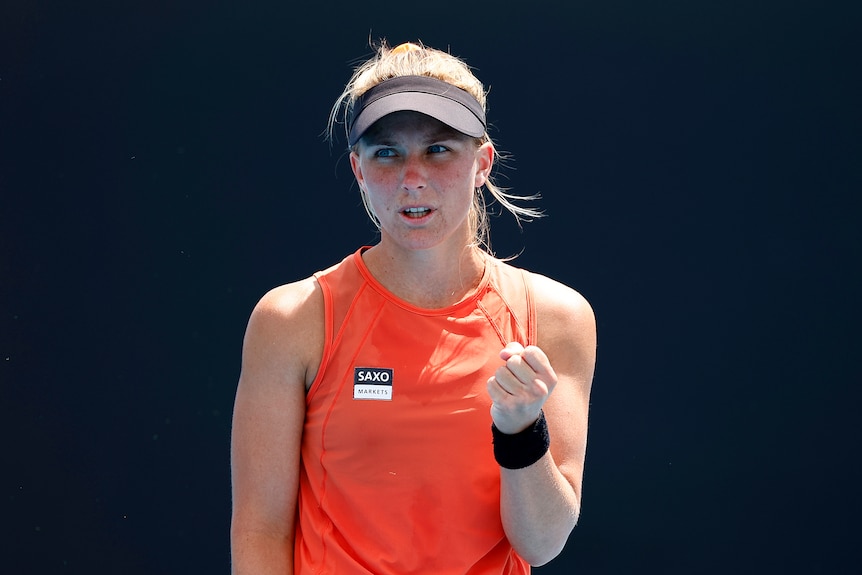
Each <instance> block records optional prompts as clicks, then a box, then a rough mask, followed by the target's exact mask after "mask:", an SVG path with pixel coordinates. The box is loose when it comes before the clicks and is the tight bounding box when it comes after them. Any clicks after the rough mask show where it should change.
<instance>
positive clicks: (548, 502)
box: [488, 275, 596, 565]
mask: <svg viewBox="0 0 862 575" xmlns="http://www.w3.org/2000/svg"><path fill="white" fill-rule="evenodd" d="M533 277H534V287H535V295H536V302H537V318H538V326H539V332H538V342H537V343H538V345H537V346H534V347H527V348H526V349H524V348H523V347H522V346H521V345H520V344H517V343H512V344H509V345H508V346H506V348H505V349H504V350H503V351H502V352H501V353H500V357H501V358H502V359H503V360H504V361H505V362H506V363H505V365H504V366H502V367H501V368H500V369H498V370H497V372H496V373H495V375H494V377H492V378H491V379H490V380H489V381H488V391H489V393H490V395H491V399H492V401H493V402H494V404H493V407H492V409H491V414H492V418H493V420H494V423H495V425H496V426H497V428H498V429H500V431H502V432H503V433H517V432H519V431H522V430H524V429H526V428H527V427H529V426H531V425H532V424H533V423H534V422H535V421H536V419H537V418H538V416H539V412H540V410H543V411H544V413H545V418H546V420H547V423H548V430H549V433H550V437H551V448H550V450H549V451H548V452H547V453H545V455H544V456H543V457H542V458H541V459H540V460H539V461H537V462H536V463H534V464H533V465H530V466H529V467H525V468H523V469H505V468H500V480H501V498H500V513H501V517H502V520H503V527H504V529H505V531H506V535H507V537H508V538H509V541H510V542H511V543H512V546H513V547H514V548H515V550H516V551H517V552H518V554H519V555H521V556H522V557H523V558H524V559H525V560H526V561H527V562H529V563H530V564H532V565H543V564H545V563H547V562H548V561H550V560H551V559H553V558H554V557H556V556H557V555H558V554H559V553H560V552H561V551H562V549H563V546H564V545H565V543H566V541H567V539H568V537H569V534H570V533H571V531H572V529H574V527H575V523H576V522H577V519H578V515H579V513H580V501H581V482H582V477H583V468H584V457H585V454H586V442H587V413H588V409H589V394H590V387H591V384H592V378H593V370H594V367H595V354H596V329H595V318H594V316H593V312H592V309H591V308H590V306H589V304H588V303H587V302H586V300H584V298H583V297H582V296H580V295H579V294H578V293H577V292H575V291H573V290H571V289H570V288H568V287H566V286H563V285H562V284H559V283H557V282H554V281H552V280H550V279H548V278H545V277H542V276H537V275H534V276H533Z"/></svg>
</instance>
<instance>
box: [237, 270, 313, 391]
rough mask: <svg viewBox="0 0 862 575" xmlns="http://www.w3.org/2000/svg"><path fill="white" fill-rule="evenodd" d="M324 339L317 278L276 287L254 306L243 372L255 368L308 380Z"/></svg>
mask: <svg viewBox="0 0 862 575" xmlns="http://www.w3.org/2000/svg"><path fill="white" fill-rule="evenodd" d="M323 338H324V302H323V294H322V292H321V289H320V285H319V284H318V282H317V280H316V279H315V278H314V277H309V278H306V279H303V280H300V281H297V282H293V283H289V284H285V285H282V286H279V287H276V288H273V289H272V290H270V291H269V292H267V293H266V294H264V296H263V297H261V298H260V300H259V301H258V302H257V304H256V305H255V306H254V309H253V310H252V312H251V317H250V318H249V322H248V327H247V328H246V333H245V339H244V342H243V364H244V369H245V368H248V367H252V366H257V367H259V368H264V369H266V368H267V367H269V368H270V369H274V370H278V371H281V372H283V373H285V374H289V373H293V374H294V375H295V376H297V377H299V376H301V377H302V378H303V379H306V380H307V379H308V376H309V375H310V374H311V372H312V371H314V370H315V369H316V367H317V364H316V361H317V360H319V357H320V354H321V351H322V348H323Z"/></svg>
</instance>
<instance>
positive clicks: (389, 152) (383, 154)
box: [374, 148, 395, 158]
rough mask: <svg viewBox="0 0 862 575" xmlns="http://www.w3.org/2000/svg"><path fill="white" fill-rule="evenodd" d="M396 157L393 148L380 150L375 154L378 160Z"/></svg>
mask: <svg viewBox="0 0 862 575" xmlns="http://www.w3.org/2000/svg"><path fill="white" fill-rule="evenodd" d="M394 156H395V150H393V149H392V148H380V149H379V150H377V151H375V152H374V157H376V158H392V157H394Z"/></svg>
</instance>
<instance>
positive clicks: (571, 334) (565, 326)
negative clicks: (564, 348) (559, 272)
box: [530, 273, 596, 345]
mask: <svg viewBox="0 0 862 575" xmlns="http://www.w3.org/2000/svg"><path fill="white" fill-rule="evenodd" d="M530 277H531V278H532V284H533V295H534V298H535V301H536V314H537V319H538V322H539V330H540V334H539V337H540V340H545V342H546V343H549V342H554V341H556V340H558V339H559V338H562V339H564V340H569V341H571V340H573V339H574V340H581V341H583V343H584V344H587V345H590V341H592V345H595V331H596V319H595V314H594V312H593V308H592V306H591V305H590V303H589V302H588V301H587V300H586V298H585V297H584V296H582V295H581V294H580V293H578V292H577V291H575V290H574V289H572V288H571V287H569V286H567V285H565V284H563V283H561V282H558V281H556V280H554V279H551V278H549V277H547V276H543V275H541V274H537V273H530Z"/></svg>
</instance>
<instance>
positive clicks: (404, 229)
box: [350, 112, 493, 252]
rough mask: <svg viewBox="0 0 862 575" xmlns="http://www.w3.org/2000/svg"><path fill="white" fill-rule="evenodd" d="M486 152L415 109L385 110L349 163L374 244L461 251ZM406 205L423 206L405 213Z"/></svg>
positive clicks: (487, 163) (484, 170)
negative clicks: (374, 231)
mask: <svg viewBox="0 0 862 575" xmlns="http://www.w3.org/2000/svg"><path fill="white" fill-rule="evenodd" d="M492 156H493V151H492V148H491V146H490V144H488V145H483V146H477V145H476V143H475V140H474V139H473V138H471V137H469V136H465V135H464V134H461V133H459V132H456V131H454V130H452V129H451V128H448V127H447V126H445V125H444V124H442V123H441V122H438V121H437V120H434V119H433V118H430V117H429V116H426V115H424V114H419V113H416V112H397V113H394V114H390V115H388V116H385V117H384V118H382V119H381V120H379V121H378V122H376V123H375V124H374V126H373V127H372V128H371V129H370V130H369V131H368V132H367V133H366V134H365V135H364V136H363V138H362V140H361V141H360V143H359V145H358V146H357V150H356V151H354V152H352V153H351V155H350V165H351V167H352V169H353V173H354V174H355V176H356V179H357V182H358V183H359V185H360V187H361V188H362V189H363V190H364V192H365V194H366V196H367V198H368V201H369V203H370V205H371V208H372V210H373V211H374V213H375V214H376V215H377V217H378V219H379V220H380V225H381V243H382V244H387V243H390V242H392V243H394V244H397V245H399V246H401V247H402V248H404V249H414V250H415V249H420V250H422V249H429V248H436V247H440V248H443V249H454V250H457V251H458V252H460V251H462V250H463V247H464V245H466V244H467V243H469V234H470V231H469V227H468V225H467V214H468V213H469V210H470V206H471V203H472V201H473V194H474V193H475V188H476V187H478V186H481V185H482V184H483V183H484V181H485V175H486V174H487V172H488V170H489V169H490V163H491V161H492ZM406 208H430V211H429V212H427V213H422V214H415V215H413V214H410V215H408V214H406V213H405V212H404V210H405V209H406Z"/></svg>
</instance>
